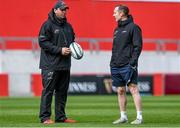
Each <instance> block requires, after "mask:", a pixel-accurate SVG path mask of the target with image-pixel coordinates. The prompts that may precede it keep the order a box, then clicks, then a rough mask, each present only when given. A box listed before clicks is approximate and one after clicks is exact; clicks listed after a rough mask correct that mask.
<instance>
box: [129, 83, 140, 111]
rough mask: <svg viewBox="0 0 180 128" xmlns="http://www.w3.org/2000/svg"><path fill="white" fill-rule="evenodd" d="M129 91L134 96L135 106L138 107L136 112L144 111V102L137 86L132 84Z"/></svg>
mask: <svg viewBox="0 0 180 128" xmlns="http://www.w3.org/2000/svg"><path fill="white" fill-rule="evenodd" d="M129 90H130V92H131V94H132V97H133V100H134V104H135V107H136V111H142V102H141V96H140V94H139V89H138V87H137V85H136V84H130V85H129Z"/></svg>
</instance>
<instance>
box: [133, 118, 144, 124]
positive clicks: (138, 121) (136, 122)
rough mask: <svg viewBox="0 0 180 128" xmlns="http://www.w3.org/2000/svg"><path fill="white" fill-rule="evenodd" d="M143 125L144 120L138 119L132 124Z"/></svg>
mask: <svg viewBox="0 0 180 128" xmlns="http://www.w3.org/2000/svg"><path fill="white" fill-rule="evenodd" d="M142 123H143V119H136V120H134V121H132V122H131V124H142Z"/></svg>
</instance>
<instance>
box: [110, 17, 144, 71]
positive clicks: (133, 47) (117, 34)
mask: <svg viewBox="0 0 180 128" xmlns="http://www.w3.org/2000/svg"><path fill="white" fill-rule="evenodd" d="M141 50H142V34H141V29H140V27H139V26H138V25H136V24H134V22H133V18H132V16H131V15H129V16H128V19H127V20H125V21H119V22H118V26H117V28H115V30H114V39H113V48H112V56H111V62H110V66H111V67H121V66H124V65H126V64H130V65H131V66H133V67H134V66H137V64H138V58H139V55H140V53H141Z"/></svg>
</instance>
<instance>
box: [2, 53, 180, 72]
mask: <svg viewBox="0 0 180 128" xmlns="http://www.w3.org/2000/svg"><path fill="white" fill-rule="evenodd" d="M110 59H111V52H99V53H96V52H94V53H90V52H85V53H84V57H83V58H82V59H81V60H75V59H73V58H72V68H71V73H72V74H83V73H86V74H108V73H110V69H109V63H110ZM0 65H1V66H0V71H1V72H7V73H40V70H39V53H36V54H33V52H31V51H6V52H3V53H2V52H0ZM139 73H143V74H144V73H145V74H152V73H180V54H179V53H177V52H168V53H164V54H163V53H156V52H142V54H141V56H140V58H139Z"/></svg>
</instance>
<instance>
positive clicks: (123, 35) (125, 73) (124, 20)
mask: <svg viewBox="0 0 180 128" xmlns="http://www.w3.org/2000/svg"><path fill="white" fill-rule="evenodd" d="M113 16H114V17H115V20H116V21H117V23H118V26H117V27H116V28H115V30H114V39H113V48H112V57H111V62H110V67H111V76H112V80H113V86H115V87H117V94H118V102H119V109H120V118H119V119H118V120H116V121H114V122H113V124H121V123H127V122H128V117H127V114H126V104H127V98H126V86H128V88H129V91H130V92H131V94H132V97H133V99H134V103H135V107H136V110H137V118H136V120H134V121H132V122H131V124H141V123H142V122H143V118H142V105H141V97H140V94H139V90H138V86H137V77H138V71H137V66H138V58H139V55H140V53H141V50H142V34H141V29H140V27H139V26H138V25H136V24H134V22H133V18H132V16H131V15H129V9H128V7H127V6H124V5H118V6H116V7H115V9H114V14H113Z"/></svg>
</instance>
